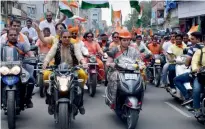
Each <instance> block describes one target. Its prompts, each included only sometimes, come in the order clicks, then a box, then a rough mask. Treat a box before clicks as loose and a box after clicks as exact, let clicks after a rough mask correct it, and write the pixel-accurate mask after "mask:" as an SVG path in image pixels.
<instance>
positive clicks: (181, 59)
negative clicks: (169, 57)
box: [166, 55, 192, 101]
mask: <svg viewBox="0 0 205 129" xmlns="http://www.w3.org/2000/svg"><path fill="white" fill-rule="evenodd" d="M185 60H186V56H185V55H182V56H178V57H177V58H176V77H177V76H179V75H181V74H184V73H188V72H191V69H189V68H187V67H186V66H185V65H184V64H181V63H178V62H185ZM184 86H185V88H186V89H187V90H188V91H189V92H190V94H191V92H192V86H191V84H190V82H187V83H184ZM166 90H167V92H169V93H170V94H171V96H172V97H174V98H177V99H178V100H182V101H184V100H185V99H184V96H183V95H182V93H181V92H180V90H179V89H178V88H176V93H175V94H173V93H172V92H171V91H170V89H169V88H166Z"/></svg>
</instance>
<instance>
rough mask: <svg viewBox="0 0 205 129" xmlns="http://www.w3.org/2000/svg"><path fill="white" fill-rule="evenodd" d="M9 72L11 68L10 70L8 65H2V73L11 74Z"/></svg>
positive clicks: (0, 71)
mask: <svg viewBox="0 0 205 129" xmlns="http://www.w3.org/2000/svg"><path fill="white" fill-rule="evenodd" d="M9 72H10V70H9V68H8V67H6V66H2V67H1V68H0V73H1V74H2V75H7V74H9Z"/></svg>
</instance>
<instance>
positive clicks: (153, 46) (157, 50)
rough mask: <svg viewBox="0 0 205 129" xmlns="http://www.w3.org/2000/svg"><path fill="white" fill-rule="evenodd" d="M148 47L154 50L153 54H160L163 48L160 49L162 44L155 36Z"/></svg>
mask: <svg viewBox="0 0 205 129" xmlns="http://www.w3.org/2000/svg"><path fill="white" fill-rule="evenodd" d="M148 49H149V50H150V51H151V52H152V54H154V55H156V54H160V53H161V50H160V45H159V44H158V43H157V39H156V38H154V39H153V40H152V43H150V44H149V45H148Z"/></svg>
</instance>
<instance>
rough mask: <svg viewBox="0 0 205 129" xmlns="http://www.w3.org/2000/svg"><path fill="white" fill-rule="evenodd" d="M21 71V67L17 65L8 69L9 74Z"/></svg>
mask: <svg viewBox="0 0 205 129" xmlns="http://www.w3.org/2000/svg"><path fill="white" fill-rule="evenodd" d="M20 72H21V68H20V67H19V66H17V65H16V66H14V67H13V68H12V69H11V71H10V73H11V74H14V75H18V74H19V73H20Z"/></svg>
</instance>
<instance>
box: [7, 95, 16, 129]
mask: <svg viewBox="0 0 205 129" xmlns="http://www.w3.org/2000/svg"><path fill="white" fill-rule="evenodd" d="M15 103H16V102H15V91H7V118H8V128H9V129H15V128H16V118H15V117H16V108H15V107H16V105H15Z"/></svg>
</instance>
